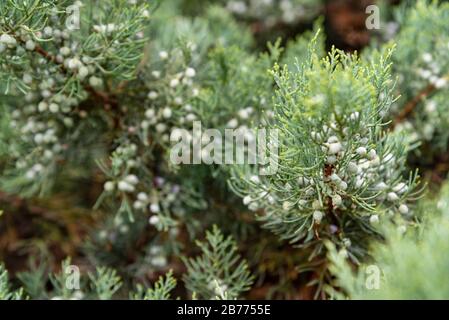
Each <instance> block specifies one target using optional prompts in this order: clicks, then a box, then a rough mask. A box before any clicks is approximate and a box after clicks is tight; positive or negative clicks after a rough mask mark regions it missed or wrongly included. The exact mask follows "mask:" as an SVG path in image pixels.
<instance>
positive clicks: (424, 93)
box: [392, 84, 436, 129]
mask: <svg viewBox="0 0 449 320" xmlns="http://www.w3.org/2000/svg"><path fill="white" fill-rule="evenodd" d="M435 90H436V87H435V86H434V85H433V84H429V85H428V86H427V87H425V88H424V89H423V90H421V91H420V92H419V93H418V94H417V95H416V96H415V97H414V98H413V99H412V100H410V101H409V102H408V103H407V104H406V105H405V106H404V109H402V110H401V112H400V113H399V114H398V115H397V117H396V118H395V119H394V121H393V124H392V129H394V128H395V127H396V126H397V125H398V124H399V123H401V122H402V121H404V120H405V119H406V118H408V117H409V116H410V114H411V113H413V111H414V110H415V108H416V106H417V105H418V104H419V103H420V102H421V101H422V100H423V99H425V98H426V97H428V96H429V95H431V94H432V93H433V92H434V91H435Z"/></svg>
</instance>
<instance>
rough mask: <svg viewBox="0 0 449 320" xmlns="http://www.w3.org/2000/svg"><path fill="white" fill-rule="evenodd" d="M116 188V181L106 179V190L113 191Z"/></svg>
mask: <svg viewBox="0 0 449 320" xmlns="http://www.w3.org/2000/svg"><path fill="white" fill-rule="evenodd" d="M114 188H115V184H114V182H112V181H106V182H105V183H104V190H105V191H107V192H111V191H113V190H114Z"/></svg>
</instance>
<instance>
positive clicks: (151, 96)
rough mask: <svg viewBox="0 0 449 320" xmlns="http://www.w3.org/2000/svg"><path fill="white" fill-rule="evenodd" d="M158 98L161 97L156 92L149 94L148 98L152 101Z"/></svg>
mask: <svg viewBox="0 0 449 320" xmlns="http://www.w3.org/2000/svg"><path fill="white" fill-rule="evenodd" d="M158 96H159V95H158V94H157V92H156V91H150V92H149V93H148V98H149V99H151V100H155V99H156V98H157V97H158Z"/></svg>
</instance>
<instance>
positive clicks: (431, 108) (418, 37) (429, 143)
mask: <svg viewBox="0 0 449 320" xmlns="http://www.w3.org/2000/svg"><path fill="white" fill-rule="evenodd" d="M448 18H449V3H442V4H438V2H437V1H417V2H416V4H415V5H413V6H410V7H409V8H408V9H407V10H403V11H402V20H401V25H400V31H399V33H398V34H397V36H396V37H395V38H394V40H393V41H394V42H395V43H396V44H397V50H396V52H395V54H394V55H393V73H394V76H395V77H397V79H398V87H397V90H398V93H400V95H401V98H400V99H399V100H398V101H397V102H396V103H395V105H394V106H393V107H392V110H391V111H392V116H393V117H396V118H398V117H399V120H400V121H396V122H397V123H396V124H397V128H396V129H397V130H404V131H405V132H408V133H409V134H410V135H411V136H412V137H413V139H415V141H418V142H420V143H421V144H422V145H423V147H422V148H423V149H421V150H422V151H424V152H422V153H423V155H422V156H421V155H420V157H422V158H423V159H421V160H420V162H422V163H425V160H426V158H427V157H428V156H431V155H433V154H435V153H436V154H438V153H441V152H442V151H445V150H446V149H447V141H448V138H449V136H448V133H447V132H448V130H447V128H449V123H448V122H447V117H446V116H445V114H446V113H447V110H448V109H447V104H446V100H447V90H446V89H447V86H448V80H449V63H448V58H449V56H448V55H449V53H448V45H449V29H448V25H447V23H446V22H447V20H448ZM417 44H419V45H417ZM405 110H408V112H406V113H404V111H405ZM429 151H430V152H429Z"/></svg>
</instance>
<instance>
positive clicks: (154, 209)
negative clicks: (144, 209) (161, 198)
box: [150, 203, 161, 213]
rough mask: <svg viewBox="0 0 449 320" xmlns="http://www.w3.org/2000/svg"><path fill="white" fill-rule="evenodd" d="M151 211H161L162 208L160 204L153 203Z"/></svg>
mask: <svg viewBox="0 0 449 320" xmlns="http://www.w3.org/2000/svg"><path fill="white" fill-rule="evenodd" d="M150 211H151V212H153V213H158V212H159V211H161V208H160V207H159V204H157V203H152V204H150Z"/></svg>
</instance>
